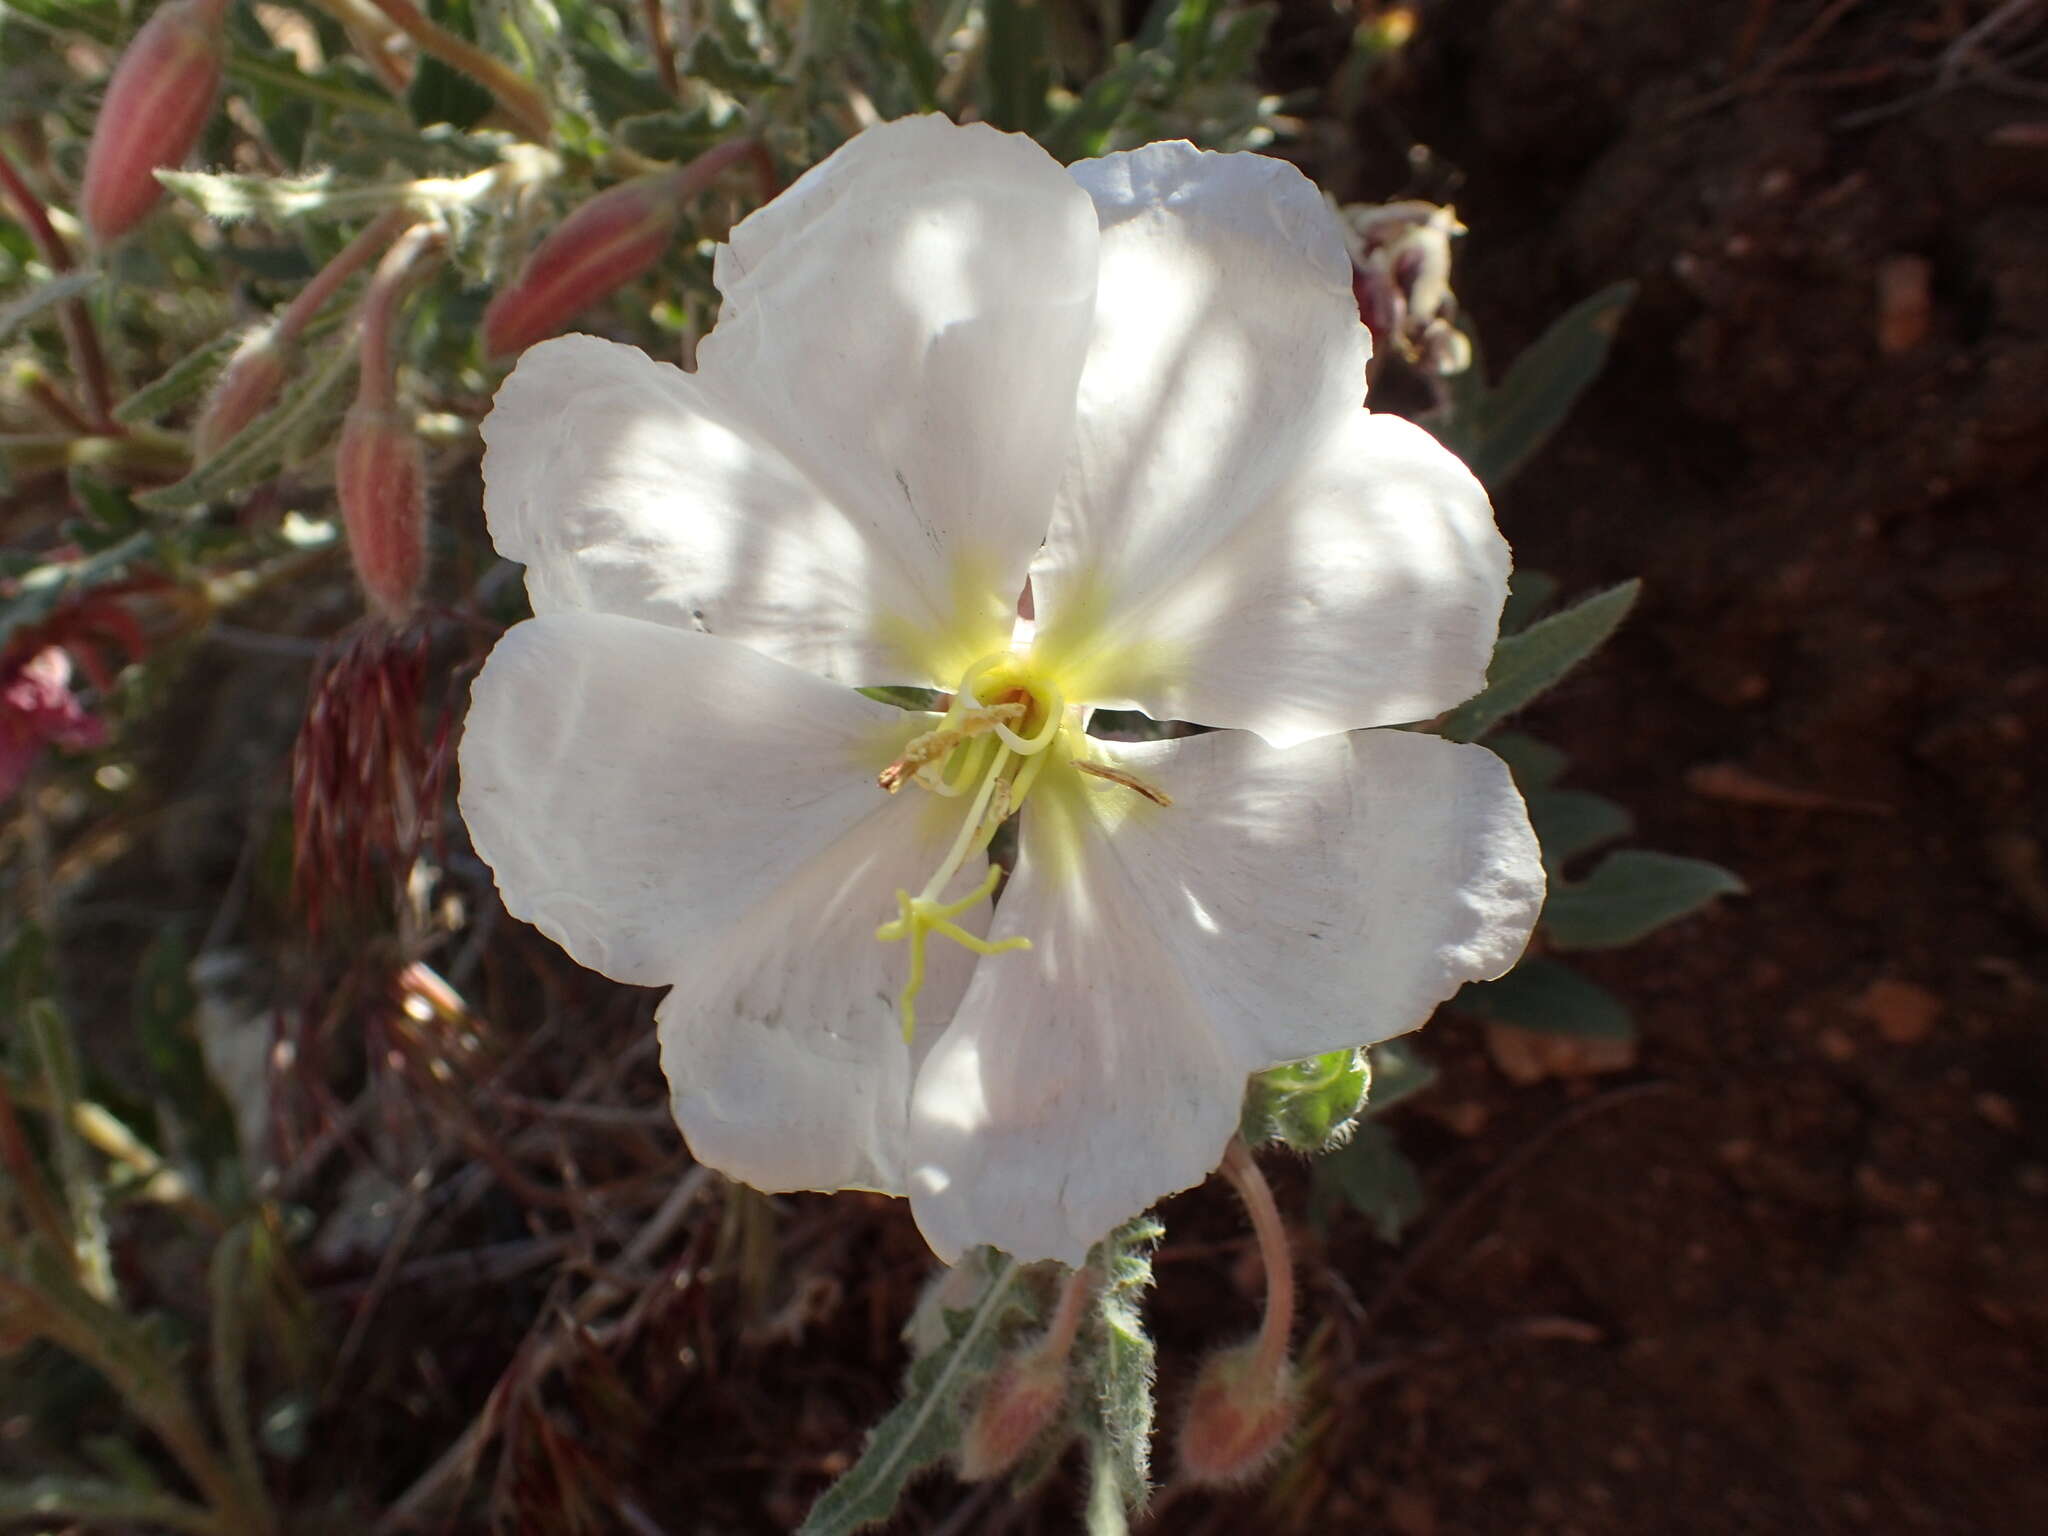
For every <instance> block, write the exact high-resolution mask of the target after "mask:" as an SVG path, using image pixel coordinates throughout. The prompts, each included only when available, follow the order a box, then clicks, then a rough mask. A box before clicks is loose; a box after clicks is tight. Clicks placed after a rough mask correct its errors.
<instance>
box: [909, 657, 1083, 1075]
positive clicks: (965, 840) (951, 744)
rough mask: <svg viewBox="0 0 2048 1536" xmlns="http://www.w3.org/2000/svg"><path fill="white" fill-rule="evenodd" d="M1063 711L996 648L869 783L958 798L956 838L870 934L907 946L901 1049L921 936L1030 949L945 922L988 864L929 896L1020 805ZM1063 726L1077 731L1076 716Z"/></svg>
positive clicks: (975, 893) (984, 949)
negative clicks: (955, 893) (950, 889)
mask: <svg viewBox="0 0 2048 1536" xmlns="http://www.w3.org/2000/svg"><path fill="white" fill-rule="evenodd" d="M1067 713H1068V711H1067V701H1066V696H1065V694H1063V693H1062V692H1061V691H1060V689H1059V688H1058V687H1057V686H1055V685H1054V684H1053V683H1052V682H1050V681H1049V680H1048V679H1046V678H1043V677H1041V676H1037V675H1035V674H1034V673H1033V671H1032V670H1031V668H1030V666H1029V664H1028V663H1027V662H1026V661H1025V660H1024V659H1023V658H1021V657H1019V656H1017V655H1015V654H1014V653H1012V652H1010V651H996V652H994V653H992V654H990V655H988V656H984V657H983V658H982V659H981V660H980V661H977V662H976V663H975V664H974V665H973V666H971V667H969V668H968V669H967V671H966V672H965V674H963V675H962V677H961V679H960V686H959V687H958V688H957V689H956V690H955V691H954V695H953V702H952V704H951V706H950V707H949V708H948V709H947V711H946V714H945V717H944V718H943V719H942V720H940V722H939V724H938V725H937V726H936V727H935V728H934V729H932V730H929V731H927V732H925V733H924V734H923V735H922V736H918V737H916V738H914V739H913V740H912V741H911V742H910V743H909V744H908V745H907V746H906V747H905V748H904V749H903V755H902V756H901V757H899V758H897V759H896V761H895V762H893V763H891V764H890V765H889V766H888V767H887V768H884V769H883V770H882V772H881V774H880V775H879V776H878V778H877V780H876V782H877V783H879V784H880V785H881V786H882V788H884V789H886V790H888V791H889V792H890V793H891V794H894V793H895V792H896V791H897V790H899V789H901V788H902V787H903V786H904V785H905V784H906V783H912V782H915V783H916V784H918V785H919V786H921V787H922V788H924V789H928V790H930V791H931V792H932V793H933V794H936V795H940V796H944V797H945V798H948V799H956V798H963V797H965V798H967V800H968V807H967V815H966V817H965V818H964V819H963V820H962V821H961V823H960V831H959V833H958V835H957V836H955V837H954V839H953V845H952V847H951V848H950V849H949V850H948V851H947V854H946V857H945V858H944V859H943V860H942V861H941V862H940V864H939V867H938V868H937V869H936V870H934V871H933V872H932V877H931V879H929V880H927V881H926V882H925V886H924V889H923V890H922V891H921V892H920V893H918V894H917V895H915V896H913V895H911V894H910V892H909V891H907V890H899V891H898V892H897V893H896V913H897V915H896V916H895V917H894V918H893V919H891V920H890V921H889V922H886V923H884V924H882V925H881V927H879V928H877V929H876V930H875V937H876V938H877V939H879V940H881V941H882V942H883V943H885V944H892V943H895V942H896V941H898V940H907V941H908V942H909V945H910V975H909V977H908V979H906V981H905V982H904V985H903V992H902V995H901V998H900V1000H899V1003H898V1007H899V1009H900V1010H901V1012H902V1015H903V1038H904V1040H905V1041H906V1042H908V1041H909V1040H910V1039H911V1037H912V1036H913V1035H915V1034H916V1032H917V995H918V993H919V992H921V991H923V990H924V977H925V943H926V940H927V939H929V938H930V937H931V935H933V934H937V935H939V936H940V937H942V938H947V939H951V940H952V941H953V942H954V943H955V944H959V945H962V946H964V947H965V948H967V949H969V950H972V951H973V952H974V953H975V954H977V955H999V954H1003V953H1005V952H1007V951H1009V950H1015V949H1029V948H1030V947H1031V941H1030V940H1029V939H1027V938H1022V937H1017V938H1009V939H1004V940H1002V941H1001V942H1000V943H991V942H990V941H989V940H987V939H984V938H980V937H978V936H977V935H975V934H972V933H969V932H968V931H967V930H966V929H965V928H962V927H961V926H960V925H959V923H957V922H956V921H954V919H956V918H957V917H959V916H960V914H961V913H963V912H966V911H967V910H969V909H970V908H972V907H973V906H975V905H976V904H977V903H979V902H982V901H986V900H987V899H988V898H989V896H991V895H992V894H993V893H994V891H995V888H996V884H997V882H998V881H1000V880H1001V879H1002V874H1003V872H1002V870H1001V869H1000V868H998V867H997V866H995V865H993V864H991V865H990V866H989V870H988V874H987V875H986V876H985V877H984V878H983V879H982V881H981V883H980V884H979V885H977V886H975V888H974V889H973V890H972V891H970V892H968V893H967V894H966V895H965V896H962V897H960V898H958V899H957V900H954V901H951V902H941V901H940V900H939V897H940V895H941V894H942V893H943V892H944V891H945V889H946V886H947V885H948V884H949V883H950V882H951V881H952V879H953V877H954V876H955V875H957V874H958V873H959V872H960V866H961V865H963V864H965V863H966V862H967V861H968V860H969V859H970V858H972V857H973V856H974V855H975V854H977V853H979V852H981V851H982V850H983V849H985V848H986V847H988V845H989V840H990V839H991V838H993V837H994V836H995V835H996V829H997V828H998V827H1000V826H1001V825H1002V824H1003V823H1004V822H1005V821H1007V820H1008V819H1009V818H1010V817H1011V816H1013V815H1015V814H1016V812H1017V809H1018V807H1020V806H1021V805H1023V803H1024V798H1025V796H1027V795H1029V794H1030V793H1031V789H1032V786H1033V785H1034V784H1036V783H1037V782H1038V778H1039V775H1040V774H1041V773H1043V772H1044V770H1045V765H1046V763H1047V762H1048V761H1049V760H1050V757H1051V755H1052V754H1050V753H1049V752H1048V750H1047V749H1048V748H1050V747H1051V746H1052V745H1053V742H1054V741H1055V740H1056V739H1057V738H1058V736H1059V734H1060V731H1061V730H1062V728H1064V727H1066V726H1067V725H1069V723H1070V722H1069V721H1068V719H1067ZM1071 724H1072V726H1073V728H1074V729H1075V730H1078V729H1079V725H1080V722H1079V717H1078V715H1077V716H1076V717H1075V719H1074V720H1073V721H1072V722H1071Z"/></svg>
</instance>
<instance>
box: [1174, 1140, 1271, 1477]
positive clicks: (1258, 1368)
mask: <svg viewBox="0 0 2048 1536" xmlns="http://www.w3.org/2000/svg"><path fill="white" fill-rule="evenodd" d="M1223 1174H1224V1177H1226V1178H1227V1179H1229V1180H1230V1182H1231V1183H1232V1184H1233V1185H1234V1186H1235V1187H1236V1189H1237V1193H1238V1196H1239V1197H1240V1198H1241V1199H1242V1200H1243V1201H1244V1207H1245V1211H1246V1213H1247V1214H1248V1215H1249V1216H1250V1217H1251V1223H1252V1232H1253V1234H1254V1235H1255V1236H1256V1238H1257V1239H1258V1244H1259V1257H1260V1258H1261V1259H1262V1260H1264V1262H1265V1268H1266V1314H1265V1317H1264V1319H1263V1320H1262V1321H1261V1322H1260V1324H1259V1331H1258V1333H1257V1335H1256V1336H1255V1337H1254V1338H1253V1339H1252V1340H1251V1342H1250V1343H1248V1344H1239V1345H1235V1346H1232V1347H1231V1348H1228V1349H1223V1350H1219V1351H1217V1352H1216V1353H1215V1354H1213V1355H1211V1356H1210V1357H1209V1359H1208V1361H1207V1362H1206V1363H1205V1364H1204V1365H1203V1367H1202V1370H1201V1374H1200V1375H1199V1376H1198V1377H1197V1379H1196V1382H1195V1390H1194V1392H1193V1394H1192V1396H1191V1397H1190V1398H1189V1401H1188V1412H1187V1417H1186V1419H1184V1420H1183V1421H1182V1424H1181V1432H1180V1462H1181V1470H1182V1471H1183V1472H1184V1473H1185V1474H1186V1476H1187V1478H1188V1480H1189V1481H1190V1482H1193V1483H1197V1484H1201V1485H1204V1486H1211V1487H1213V1486H1217V1485H1228V1484H1233V1483H1241V1482H1244V1481H1245V1480H1246V1479H1248V1478H1251V1477H1253V1476H1255V1475H1256V1474H1257V1473H1258V1472H1259V1471H1260V1470H1261V1469H1263V1468H1264V1467H1265V1466H1266V1465H1267V1464H1268V1463H1269V1462H1271V1461H1272V1459H1273V1457H1274V1456H1275V1455H1276V1454H1277V1453H1278V1452H1279V1450H1280V1447H1281V1446H1282V1444H1283V1443H1285V1440H1286V1437H1287V1432H1288V1431H1289V1430H1290V1429H1292V1428H1293V1427H1294V1417H1295V1407H1296V1381H1295V1375H1294V1365H1293V1362H1292V1360H1291V1359H1290V1358H1289V1356H1288V1340H1289V1338H1290V1336H1291V1335H1292V1333H1293V1331H1294V1260H1293V1255H1292V1253H1291V1252H1290V1251H1289V1248H1288V1243H1287V1229H1286V1227H1285V1226H1284V1225H1283V1224H1282V1222H1281V1220H1280V1208H1279V1207H1278V1206H1277V1205H1275V1204H1274V1202H1273V1191H1272V1188H1271V1186H1269V1185H1268V1184H1267V1183H1266V1176H1265V1175H1264V1174H1262V1173H1260V1172H1259V1165H1258V1164H1257V1162H1255V1161H1254V1160H1253V1158H1252V1154H1251V1151H1250V1149H1249V1148H1247V1147H1246V1146H1245V1144H1244V1142H1243V1140H1242V1139H1240V1138H1238V1137H1232V1138H1231V1141H1230V1149H1229V1150H1228V1151H1227V1152H1226V1153H1224V1156H1223Z"/></svg>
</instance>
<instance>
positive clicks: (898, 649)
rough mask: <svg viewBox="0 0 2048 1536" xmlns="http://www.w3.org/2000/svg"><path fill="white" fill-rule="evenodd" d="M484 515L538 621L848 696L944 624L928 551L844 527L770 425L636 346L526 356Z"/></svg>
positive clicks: (495, 442) (494, 422) (896, 674)
mask: <svg viewBox="0 0 2048 1536" xmlns="http://www.w3.org/2000/svg"><path fill="white" fill-rule="evenodd" d="M483 433H484V442H485V445H486V451H485V453H484V506H485V510H486V512H487V513H488V514H489V518H490V527H491V537H492V539H493V540H494V541H495V543H496V544H497V546H498V550H499V552H500V553H501V554H503V555H505V556H507V557H508V558H510V559H513V560H519V561H523V562H524V563H525V565H526V568H527V569H526V591H527V596H528V597H529V598H530V599H531V601H532V603H533V609H534V612H535V613H539V614H552V613H574V612H584V611H588V612H598V613H611V614H619V615H623V616H626V617H630V618H636V619H647V620H652V621H654V622H656V623H661V624H667V625H672V626H675V627H677V628H681V629H695V630H702V631H708V632H711V633H716V634H720V635H723V636H725V637H727V638H729V639H732V640H737V641H739V642H740V643H742V644H744V645H748V646H751V647H752V648H754V649H755V650H758V651H761V652H762V653H764V654H767V655H772V656H774V657H776V658H777V659H779V660H782V661H786V662H788V663H790V664H791V665H793V666H799V667H803V668H806V669H807V670H810V671H813V672H817V673H819V674H821V675H823V676H826V677H832V678H837V679H839V680H841V681H842V682H848V683H853V684H855V685H860V684H866V683H871V682H875V681H878V680H886V679H890V678H908V677H911V676H914V675H916V673H917V672H918V670H919V667H918V664H917V661H916V659H915V658H913V657H908V656H905V655H904V654H903V653H902V651H903V635H902V634H899V633H898V631H899V630H902V631H904V632H905V633H911V632H922V631H926V630H930V629H933V628H936V627H937V626H938V625H939V623H940V622H941V621H940V619H939V618H938V616H937V615H935V614H934V613H933V612H932V611H931V609H930V607H929V604H928V603H927V601H926V598H925V596H924V594H923V592H922V591H921V590H920V588H919V587H918V585H917V580H918V578H917V573H916V570H915V564H916V562H917V561H918V560H922V559H924V558H925V556H926V554H927V553H928V551H927V550H920V549H902V548H898V547H897V546H896V545H895V544H892V543H891V542H890V540H889V538H888V537H887V536H886V531H885V530H879V529H877V528H875V527H874V526H872V525H870V524H867V523H864V522H862V521H860V520H859V519H858V518H856V517H853V516H850V515H849V514H848V513H847V511H846V510H844V509H843V508H842V507H840V506H839V505H838V504H836V503H835V502H834V500H833V499H832V497H831V495H830V494H828V492H826V491H825V490H823V489H821V488H820V487H819V486H818V485H816V484H815V483H813V482H812V481H811V480H810V479H809V478H808V477H807V476H806V475H805V474H804V473H803V471H801V470H799V469H798V468H796V467H795V466H794V465H793V464H792V463H791V462H790V460H789V459H788V457H787V456H786V455H785V454H784V453H783V451H782V449H781V448H780V447H779V446H777V443H776V435H775V429H774V427H773V425H772V423H771V422H770V421H769V420H764V419H761V418H759V417H758V416H757V415H756V414H755V413H753V412H752V411H750V410H749V409H747V408H744V407H742V406H741V405H739V404H737V403H735V402H734V401H732V400H729V399H726V398H724V397H723V396H722V395H721V394H720V393H719V392H718V391H717V390H716V389H715V388H713V387H711V386H710V385H708V384H707V383H706V382H705V380H704V379H702V378H701V377H697V376H692V375H690V374H686V373H684V372H683V371H682V370H681V369H679V368H674V367H671V366H670V365H669V364H667V363H657V362H655V361H654V360H653V359H652V358H650V357H648V356H647V355H646V354H645V353H643V352H641V351H639V350H638V349H636V348H633V347H627V346H621V345H619V344H617V343H615V342H609V341H600V340H598V339H597V338H596V337H593V336H565V337H561V338H559V339H557V340H554V341H545V342H542V343H541V344H540V345H539V346H537V347H533V348H530V349H529V350H528V351H527V352H526V354H525V355H524V356H523V357H522V358H521V359H520V361H519V366H518V367H517V368H516V369H515V370H514V371H513V374H512V377H511V378H509V379H507V380H506V381H505V384H504V386H503V387H502V388H501V389H500V390H499V391H498V398H497V401H496V403H495V404H494V405H493V407H492V410H491V414H490V415H489V416H488V417H487V418H486V419H485V421H484V427H483Z"/></svg>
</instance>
